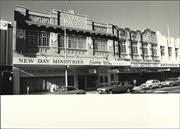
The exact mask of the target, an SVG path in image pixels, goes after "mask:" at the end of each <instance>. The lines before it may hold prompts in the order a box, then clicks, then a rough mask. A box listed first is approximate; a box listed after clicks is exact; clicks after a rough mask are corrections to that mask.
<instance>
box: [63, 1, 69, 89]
mask: <svg viewBox="0 0 180 129" xmlns="http://www.w3.org/2000/svg"><path fill="white" fill-rule="evenodd" d="M69 2H70V0H68V1H67V3H66V6H65V10H64V14H65V13H66V11H67V8H68V5H69ZM64 58H65V59H67V40H66V19H65V15H64ZM67 72H68V65H66V66H65V86H66V87H67V86H68V73H67Z"/></svg>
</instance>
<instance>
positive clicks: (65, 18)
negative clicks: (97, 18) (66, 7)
mask: <svg viewBox="0 0 180 129" xmlns="http://www.w3.org/2000/svg"><path fill="white" fill-rule="evenodd" d="M60 25H61V26H64V25H65V26H67V27H75V28H80V29H86V28H87V18H86V17H83V16H78V15H75V14H69V13H61V17H60Z"/></svg>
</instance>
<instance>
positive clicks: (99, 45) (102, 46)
mask: <svg viewBox="0 0 180 129" xmlns="http://www.w3.org/2000/svg"><path fill="white" fill-rule="evenodd" d="M94 50H97V51H107V40H105V39H95V40H94Z"/></svg>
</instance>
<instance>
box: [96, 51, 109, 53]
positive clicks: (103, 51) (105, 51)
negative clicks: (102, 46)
mask: <svg viewBox="0 0 180 129" xmlns="http://www.w3.org/2000/svg"><path fill="white" fill-rule="evenodd" d="M94 52H107V53H109V51H107V50H102V51H101V50H94Z"/></svg>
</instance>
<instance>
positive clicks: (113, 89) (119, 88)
mask: <svg viewBox="0 0 180 129" xmlns="http://www.w3.org/2000/svg"><path fill="white" fill-rule="evenodd" d="M133 88H134V86H133V85H131V84H127V85H113V86H107V87H101V88H98V89H97V92H98V93H99V94H113V93H123V92H130V91H131V90H132V89H133Z"/></svg>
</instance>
